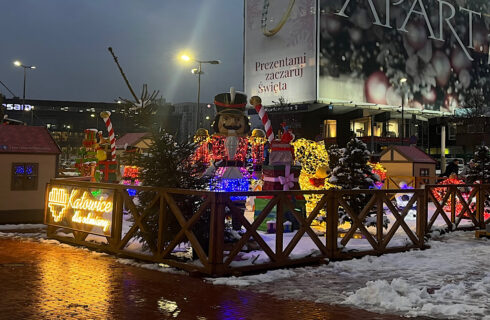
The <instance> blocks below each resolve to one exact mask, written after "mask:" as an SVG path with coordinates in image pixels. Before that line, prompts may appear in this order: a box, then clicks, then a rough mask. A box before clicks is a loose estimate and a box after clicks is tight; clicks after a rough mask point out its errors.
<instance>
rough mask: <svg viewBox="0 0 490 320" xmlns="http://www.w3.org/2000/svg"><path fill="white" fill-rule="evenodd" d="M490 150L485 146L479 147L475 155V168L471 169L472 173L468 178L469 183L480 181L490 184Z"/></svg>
mask: <svg viewBox="0 0 490 320" xmlns="http://www.w3.org/2000/svg"><path fill="white" fill-rule="evenodd" d="M489 151H490V149H489V148H488V147H487V146H485V145H482V146H479V147H478V148H477V149H476V151H475V153H474V155H473V161H474V162H475V166H473V167H470V173H469V174H468V176H467V177H466V179H467V183H474V182H475V181H480V182H481V183H489V181H490V155H489Z"/></svg>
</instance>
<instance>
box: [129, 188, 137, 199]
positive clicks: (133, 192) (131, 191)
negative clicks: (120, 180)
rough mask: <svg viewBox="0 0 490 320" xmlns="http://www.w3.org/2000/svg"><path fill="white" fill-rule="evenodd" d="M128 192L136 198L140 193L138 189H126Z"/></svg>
mask: <svg viewBox="0 0 490 320" xmlns="http://www.w3.org/2000/svg"><path fill="white" fill-rule="evenodd" d="M126 191H127V192H128V195H129V196H130V197H134V196H135V195H136V194H137V193H138V190H136V189H126Z"/></svg>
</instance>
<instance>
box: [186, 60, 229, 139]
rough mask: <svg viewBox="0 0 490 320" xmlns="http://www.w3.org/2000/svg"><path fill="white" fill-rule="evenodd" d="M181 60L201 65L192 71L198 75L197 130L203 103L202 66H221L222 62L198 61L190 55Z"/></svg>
mask: <svg viewBox="0 0 490 320" xmlns="http://www.w3.org/2000/svg"><path fill="white" fill-rule="evenodd" d="M180 59H182V60H184V61H191V60H192V61H194V62H197V63H198V64H199V66H198V67H197V68H194V69H192V70H191V72H192V73H193V74H197V116H196V130H197V129H198V126H199V113H200V108H199V103H200V102H201V101H200V100H201V74H204V72H203V71H202V64H203V63H208V64H220V63H221V62H220V61H219V60H197V59H194V58H191V57H190V56H189V55H188V54H185V53H184V54H181V55H180Z"/></svg>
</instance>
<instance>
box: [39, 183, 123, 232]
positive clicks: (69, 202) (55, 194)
mask: <svg viewBox="0 0 490 320" xmlns="http://www.w3.org/2000/svg"><path fill="white" fill-rule="evenodd" d="M47 194H48V199H46V209H45V223H46V224H48V225H54V226H58V227H63V228H67V229H73V230H78V231H84V232H88V233H93V234H98V235H103V236H111V233H112V232H111V231H112V230H111V229H112V214H113V209H114V205H113V199H114V191H113V190H107V189H95V188H81V187H76V186H68V185H66V186H65V185H63V186H52V185H50V186H48V193H47Z"/></svg>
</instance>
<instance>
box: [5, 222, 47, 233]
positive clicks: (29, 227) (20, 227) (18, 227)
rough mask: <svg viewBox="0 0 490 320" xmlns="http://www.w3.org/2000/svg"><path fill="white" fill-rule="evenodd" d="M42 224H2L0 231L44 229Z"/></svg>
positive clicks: (44, 226)
mask: <svg viewBox="0 0 490 320" xmlns="http://www.w3.org/2000/svg"><path fill="white" fill-rule="evenodd" d="M46 227H47V226H46V225H44V224H29V223H26V224H2V225H0V231H4V230H32V229H46Z"/></svg>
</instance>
